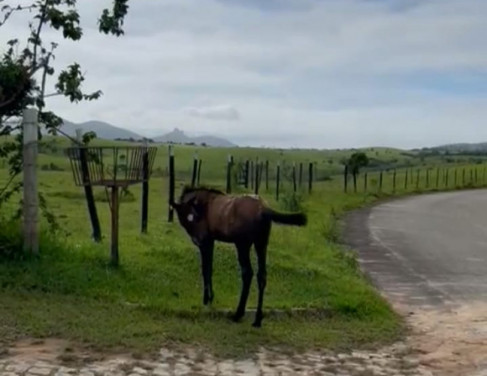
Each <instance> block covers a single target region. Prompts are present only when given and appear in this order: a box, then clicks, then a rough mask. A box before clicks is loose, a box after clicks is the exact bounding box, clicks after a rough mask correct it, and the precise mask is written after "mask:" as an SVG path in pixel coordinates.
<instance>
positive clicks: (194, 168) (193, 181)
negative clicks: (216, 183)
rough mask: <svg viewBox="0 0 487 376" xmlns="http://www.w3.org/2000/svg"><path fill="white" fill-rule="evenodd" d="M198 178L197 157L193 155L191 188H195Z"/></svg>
mask: <svg viewBox="0 0 487 376" xmlns="http://www.w3.org/2000/svg"><path fill="white" fill-rule="evenodd" d="M197 177H198V155H197V154H195V155H194V156H193V171H192V175H191V186H192V187H195V186H196V179H197Z"/></svg>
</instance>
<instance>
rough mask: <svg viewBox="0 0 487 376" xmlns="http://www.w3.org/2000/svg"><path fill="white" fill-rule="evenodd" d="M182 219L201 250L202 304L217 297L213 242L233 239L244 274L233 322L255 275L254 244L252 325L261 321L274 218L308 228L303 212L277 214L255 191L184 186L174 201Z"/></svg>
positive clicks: (277, 221) (240, 312)
mask: <svg viewBox="0 0 487 376" xmlns="http://www.w3.org/2000/svg"><path fill="white" fill-rule="evenodd" d="M171 205H172V207H173V208H174V209H175V210H176V212H177V215H178V219H179V223H180V224H181V226H182V227H183V228H184V229H185V230H186V232H187V233H188V235H189V236H190V237H191V240H192V241H193V243H194V244H195V245H196V246H197V247H198V248H199V250H200V256H201V270H202V275H203V284H204V289H203V304H204V305H207V304H209V303H211V302H212V301H213V287H212V273H213V248H214V244H215V241H221V242H225V243H234V244H235V246H236V248H237V254H238V261H239V264H240V270H241V274H242V290H241V294H240V302H239V304H238V307H237V310H236V312H235V314H234V315H233V320H234V321H235V322H237V321H239V320H240V319H241V318H242V317H243V316H244V314H245V307H246V305H247V298H248V296H249V291H250V285H251V282H252V277H253V270H252V264H251V262H250V248H251V247H252V245H254V247H255V251H256V253H257V262H258V271H257V283H258V287H259V296H258V304H257V311H256V314H255V321H254V323H253V326H254V327H260V326H261V324H262V303H263V300H264V289H265V287H266V278H267V272H266V253H267V244H268V242H269V235H270V231H271V224H272V222H276V223H281V224H287V225H294V226H304V225H306V222H307V218H306V215H305V214H303V213H290V214H284V213H279V212H277V211H275V210H273V209H271V208H270V207H269V206H268V205H267V204H266V203H265V202H264V201H263V200H262V199H261V198H259V197H258V196H252V195H239V196H233V195H227V194H225V193H223V192H221V191H219V190H216V189H212V188H204V187H199V188H191V187H185V188H184V189H183V192H182V194H181V197H180V199H179V203H175V202H173V203H172V204H171Z"/></svg>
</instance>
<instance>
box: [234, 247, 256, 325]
mask: <svg viewBox="0 0 487 376" xmlns="http://www.w3.org/2000/svg"><path fill="white" fill-rule="evenodd" d="M236 246H237V254H238V262H239V264H240V272H241V274H242V291H241V293H240V302H239V304H238V307H237V311H236V312H235V314H234V316H233V321H239V320H240V319H241V318H242V317H243V316H244V314H245V306H246V305H247V299H248V297H249V291H250V285H251V283H252V277H253V275H254V271H253V270H252V264H251V262H250V247H251V244H248V243H245V244H244V243H237V244H236Z"/></svg>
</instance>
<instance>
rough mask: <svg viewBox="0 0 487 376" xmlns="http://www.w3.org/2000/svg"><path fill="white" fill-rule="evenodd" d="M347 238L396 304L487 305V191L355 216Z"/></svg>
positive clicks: (419, 199)
mask: <svg viewBox="0 0 487 376" xmlns="http://www.w3.org/2000/svg"><path fill="white" fill-rule="evenodd" d="M344 240H345V243H347V244H348V245H350V246H351V247H353V248H354V249H356V250H358V251H359V258H360V262H361V265H362V267H363V268H364V269H365V270H366V272H367V273H368V274H369V275H370V277H371V279H372V281H373V282H374V283H375V284H376V285H378V287H379V288H380V289H381V290H382V291H383V292H385V294H386V295H387V296H388V297H389V298H390V299H392V300H393V301H395V302H398V303H405V304H412V305H418V304H419V305H421V306H428V305H431V306H439V305H444V304H450V303H462V302H465V301H473V300H480V301H487V191H481V190H477V191H461V192H449V193H440V194H431V195H422V196H416V197H409V198H405V199H400V200H395V201H390V202H388V203H385V204H381V205H379V206H376V207H374V208H372V209H366V210H361V211H358V212H355V213H352V214H351V215H350V216H349V217H348V218H347V219H346V221H345V232H344Z"/></svg>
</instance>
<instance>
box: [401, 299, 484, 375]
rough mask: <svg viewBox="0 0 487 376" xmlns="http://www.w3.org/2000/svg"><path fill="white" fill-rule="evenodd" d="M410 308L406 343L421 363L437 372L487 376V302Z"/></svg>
mask: <svg viewBox="0 0 487 376" xmlns="http://www.w3.org/2000/svg"><path fill="white" fill-rule="evenodd" d="M410 308H411V307H408V308H407V309H408V311H407V312H409V317H408V320H407V321H408V323H409V326H410V328H411V335H410V336H409V337H408V341H407V342H408V345H409V346H410V347H411V348H412V349H413V351H414V352H415V353H416V356H417V358H418V360H419V363H420V364H421V365H423V366H425V367H427V368H428V369H429V370H431V371H432V372H433V374H434V375H441V376H456V375H472V376H473V375H479V376H480V375H487V303H485V302H477V303H468V304H464V305H458V306H456V307H455V306H454V307H449V308H430V309H421V308H415V309H414V310H413V312H410V311H411V309H410ZM398 309H400V310H401V311H403V312H406V307H401V308H398Z"/></svg>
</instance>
